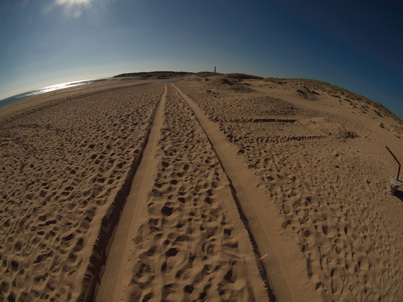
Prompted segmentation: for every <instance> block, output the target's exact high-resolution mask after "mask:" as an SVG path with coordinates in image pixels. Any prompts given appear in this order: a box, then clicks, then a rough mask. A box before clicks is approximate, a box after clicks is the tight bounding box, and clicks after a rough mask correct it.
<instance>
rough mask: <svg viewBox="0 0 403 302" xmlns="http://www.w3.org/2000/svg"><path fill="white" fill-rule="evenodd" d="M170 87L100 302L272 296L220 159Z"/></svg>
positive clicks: (126, 210) (111, 255) (120, 228)
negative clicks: (266, 285)
mask: <svg viewBox="0 0 403 302" xmlns="http://www.w3.org/2000/svg"><path fill="white" fill-rule="evenodd" d="M168 90H169V91H168V93H167V96H166V106H165V110H164V109H163V108H164V104H163V103H164V99H165V94H164V96H163V102H162V104H161V105H160V107H159V109H158V113H157V115H156V118H155V121H154V123H153V127H152V130H151V135H150V140H149V142H148V145H147V147H146V149H145V154H146V156H145V157H144V158H143V160H142V163H141V164H140V166H139V169H138V171H137V173H136V176H135V178H134V181H133V185H132V193H131V194H130V195H129V197H128V199H127V205H126V207H125V208H124V210H123V214H122V217H121V220H120V222H119V225H118V227H117V230H116V233H115V235H114V238H113V241H112V244H111V248H110V252H109V254H108V260H107V265H106V270H105V273H104V275H103V277H102V281H101V285H100V288H99V290H98V293H97V298H96V300H97V301H118V300H123V301H128V300H130V299H131V300H136V301H137V300H141V301H143V299H145V300H149V299H150V300H151V301H162V300H163V301H176V300H180V301H190V300H191V301H193V300H199V299H202V300H203V299H207V300H214V299H218V300H222V299H224V300H228V299H229V300H231V301H256V300H257V301H263V300H268V292H267V291H266V290H265V289H264V285H263V282H262V278H261V273H263V277H264V278H265V276H264V272H263V271H261V272H260V273H259V269H258V266H257V262H259V261H258V259H257V258H256V255H255V254H254V252H253V247H252V244H251V242H250V234H249V235H248V233H247V231H246V230H245V227H244V224H243V222H242V221H241V219H240V214H239V212H238V209H237V207H236V203H235V200H234V198H233V193H232V192H231V185H230V183H229V181H228V178H227V175H226V173H225V171H224V170H223V169H222V166H221V164H220V162H221V161H220V159H219V158H218V157H217V154H216V153H215V151H214V149H213V147H212V146H211V143H210V141H209V140H208V138H207V137H206V134H205V132H204V131H203V129H202V128H201V127H200V124H199V122H198V120H197V119H196V118H195V115H194V112H193V110H192V109H190V108H189V106H188V105H187V103H186V102H185V101H184V100H183V98H182V97H181V96H180V95H179V94H178V93H177V92H176V91H175V90H174V89H173V88H172V87H170V88H169V89H168ZM163 110H164V120H162V112H163ZM161 125H162V126H163V127H162V128H161ZM159 131H161V135H160V138H159V139H158V136H159V134H158V132H159ZM157 141H158V150H156V149H157V145H156V143H157ZM153 158H155V161H152V159H153ZM252 237H253V236H252Z"/></svg>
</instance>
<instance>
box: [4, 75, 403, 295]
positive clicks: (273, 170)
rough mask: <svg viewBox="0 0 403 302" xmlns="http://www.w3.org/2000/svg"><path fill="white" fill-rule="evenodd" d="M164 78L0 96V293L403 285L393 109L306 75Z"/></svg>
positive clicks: (360, 291) (401, 154)
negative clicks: (9, 100) (1, 101)
mask: <svg viewBox="0 0 403 302" xmlns="http://www.w3.org/2000/svg"><path fill="white" fill-rule="evenodd" d="M170 82H172V81H169V80H168V81H167V80H140V79H137V78H135V77H132V78H123V79H113V80H109V81H104V82H97V83H93V84H89V85H85V86H80V87H74V88H70V89H66V90H62V91H58V92H57V91H56V92H51V93H48V94H45V95H42V96H37V97H34V98H31V99H29V100H27V101H25V102H24V101H22V102H18V103H15V104H11V105H9V106H6V107H4V108H2V110H1V111H0V142H1V147H0V154H1V157H2V161H1V167H0V170H1V171H2V173H1V175H0V177H1V178H0V181H1V183H0V188H1V194H0V195H1V202H2V207H1V212H0V226H1V227H0V228H1V229H0V230H1V237H0V260H1V262H0V263H1V264H0V271H1V274H0V276H1V277H0V278H1V281H0V283H1V287H0V300H5V301H42V300H50V301H90V300H96V301H200V300H206V301H275V300H277V301H333V300H334V301H378V300H381V301H399V300H402V299H403V290H402V289H403V284H402V283H403V282H402V280H403V276H402V274H403V255H402V254H401V251H402V248H403V235H402V234H401V229H402V227H403V222H402V221H401V217H402V214H403V207H402V201H403V192H401V191H399V192H398V194H397V196H391V195H390V194H388V190H389V182H390V179H391V178H392V177H394V176H395V175H396V171H397V165H396V163H395V162H394V160H393V158H392V157H391V156H390V154H389V153H388V152H387V150H386V149H385V146H386V145H387V146H389V147H390V149H391V150H393V151H394V152H395V154H396V156H397V157H398V158H400V159H401V160H403V148H402V146H403V125H402V124H401V123H399V122H398V121H397V120H396V119H394V118H393V117H392V116H391V115H390V114H389V113H388V112H386V111H384V110H383V109H382V108H381V107H379V106H377V105H376V104H373V103H371V102H369V101H367V100H366V99H365V98H362V97H360V96H356V95H354V94H351V93H349V92H347V91H345V90H342V89H340V88H338V87H334V86H330V85H328V84H325V83H321V82H316V81H308V80H280V79H265V80H263V79H253V80H252V79H241V78H239V77H231V76H223V75H213V76H211V75H210V76H208V77H201V76H188V77H186V78H184V79H182V80H180V81H177V82H176V83H175V84H172V83H170ZM400 190H403V188H401V189H400Z"/></svg>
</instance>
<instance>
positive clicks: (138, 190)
mask: <svg viewBox="0 0 403 302" xmlns="http://www.w3.org/2000/svg"><path fill="white" fill-rule="evenodd" d="M166 95H167V86H166V85H164V92H163V94H162V96H161V99H160V101H159V103H158V105H157V108H156V110H155V114H154V118H153V119H152V122H151V124H150V129H149V130H148V135H147V138H146V140H145V146H144V147H143V150H142V156H139V160H138V162H137V163H135V167H134V168H133V174H134V173H135V175H134V178H133V175H132V177H130V179H131V182H130V180H129V184H128V187H127V188H126V190H124V191H125V196H122V199H125V200H126V201H125V202H124V209H123V211H122V213H121V215H120V217H119V221H118V222H117V225H116V227H115V228H114V231H113V232H114V233H113V235H112V238H110V237H108V238H109V248H108V251H107V261H106V265H105V268H104V269H103V271H104V272H103V275H102V277H101V278H102V279H101V280H99V282H100V284H99V285H98V287H97V289H96V292H95V300H96V301H108V302H109V301H119V300H121V298H122V296H123V295H124V293H125V290H124V286H125V284H126V283H127V282H125V281H126V278H125V277H127V276H128V275H130V272H129V273H128V269H129V267H128V266H127V265H126V263H124V261H127V259H128V258H129V254H130V252H131V250H130V248H129V247H130V246H131V244H130V243H131V239H132V238H134V235H133V233H136V231H137V229H136V228H135V227H133V226H132V225H133V224H134V223H136V218H138V215H139V213H142V209H141V208H142V204H141V201H142V200H144V199H145V198H146V197H145V196H146V195H147V193H148V191H149V189H150V188H149V187H150V186H151V183H152V177H153V174H152V173H147V172H148V171H149V170H152V171H154V170H155V165H156V163H155V162H154V161H153V158H154V156H155V154H156V149H157V142H158V139H159V135H160V129H161V126H162V119H163V113H164V107H165V101H166ZM130 183H131V185H130ZM130 186H131V187H130ZM115 208H116V207H115ZM121 208H122V207H120V208H119V211H120V210H121ZM114 212H116V211H114ZM110 216H116V215H110ZM106 220H108V219H106ZM115 220H116V219H115ZM113 227H114V225H111V224H109V225H108V229H109V232H110V231H111V230H112V229H113ZM106 244H107V243H106ZM97 253H99V251H95V254H97ZM93 298H94V295H91V296H88V295H87V297H84V299H83V300H85V301H92V300H93Z"/></svg>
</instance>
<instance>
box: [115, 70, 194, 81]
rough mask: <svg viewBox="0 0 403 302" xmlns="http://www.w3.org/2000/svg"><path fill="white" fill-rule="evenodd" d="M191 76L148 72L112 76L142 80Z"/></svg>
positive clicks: (177, 73) (176, 73) (180, 73)
mask: <svg viewBox="0 0 403 302" xmlns="http://www.w3.org/2000/svg"><path fill="white" fill-rule="evenodd" d="M191 74H193V73H192V72H186V71H150V72H130V73H122V74H119V75H116V76H114V78H127V77H140V78H143V79H170V78H175V77H183V76H187V75H191Z"/></svg>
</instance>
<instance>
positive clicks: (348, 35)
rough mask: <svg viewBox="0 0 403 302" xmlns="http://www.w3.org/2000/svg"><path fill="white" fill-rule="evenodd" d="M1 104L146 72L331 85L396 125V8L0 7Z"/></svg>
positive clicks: (402, 49) (267, 2)
mask: <svg viewBox="0 0 403 302" xmlns="http://www.w3.org/2000/svg"><path fill="white" fill-rule="evenodd" d="M0 41H1V44H0V99H2V98H6V97H8V96H11V95H14V94H17V93H20V92H25V91H27V90H31V89H37V88H41V87H44V86H47V85H51V84H57V83H60V82H67V81H74V80H86V79H97V78H102V77H108V76H113V75H116V74H119V73H125V72H135V71H152V70H174V71H205V70H210V71H212V70H213V68H214V66H217V71H218V72H224V73H229V72H242V73H250V74H255V75H259V76H263V77H290V78H296V77H298V78H311V79H316V80H322V81H326V82H330V83H332V84H335V85H338V86H341V87H343V88H347V89H349V90H351V91H353V92H356V93H359V94H361V95H364V96H366V97H369V98H371V99H372V100H374V101H376V102H381V103H383V104H384V105H386V106H387V107H388V108H389V109H391V110H392V111H393V112H394V113H396V114H397V115H399V116H400V117H401V118H403V105H402V104H403V2H402V1H401V0H378V1H372V0H366V1H364V0H333V1H330V0H261V1H258V0H248V1H246V0H244V1H240V0H203V1H196V0H194V1H193V0H159V1H157V0H0Z"/></svg>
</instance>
